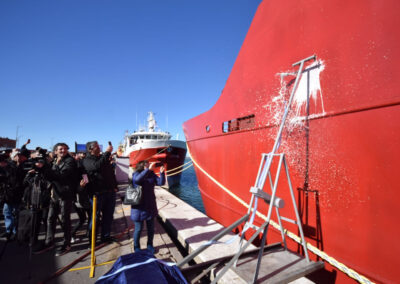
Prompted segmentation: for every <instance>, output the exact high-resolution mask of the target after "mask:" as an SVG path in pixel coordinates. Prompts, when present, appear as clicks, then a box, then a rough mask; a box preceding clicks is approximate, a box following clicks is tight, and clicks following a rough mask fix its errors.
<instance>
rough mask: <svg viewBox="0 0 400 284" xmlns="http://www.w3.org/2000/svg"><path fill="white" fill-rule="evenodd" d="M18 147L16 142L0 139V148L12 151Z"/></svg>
mask: <svg viewBox="0 0 400 284" xmlns="http://www.w3.org/2000/svg"><path fill="white" fill-rule="evenodd" d="M16 145H17V141H16V140H14V139H8V138H3V137H0V148H8V149H12V148H15V147H16Z"/></svg>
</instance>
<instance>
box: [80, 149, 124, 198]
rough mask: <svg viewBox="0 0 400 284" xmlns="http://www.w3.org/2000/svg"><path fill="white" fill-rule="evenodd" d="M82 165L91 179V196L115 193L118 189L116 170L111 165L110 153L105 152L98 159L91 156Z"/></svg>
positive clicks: (89, 188) (89, 184)
mask: <svg viewBox="0 0 400 284" xmlns="http://www.w3.org/2000/svg"><path fill="white" fill-rule="evenodd" d="M82 164H83V167H84V169H85V171H86V173H87V175H88V177H89V183H88V184H87V187H88V191H89V193H90V195H93V194H98V193H103V192H109V191H113V190H114V189H115V188H117V181H116V178H115V173H114V169H113V167H112V166H111V164H110V153H109V152H105V153H104V154H102V155H100V156H98V157H97V156H93V155H90V154H89V155H88V156H87V157H85V159H83V161H82Z"/></svg>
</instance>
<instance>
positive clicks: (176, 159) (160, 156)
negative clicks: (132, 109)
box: [129, 146, 186, 186]
mask: <svg viewBox="0 0 400 284" xmlns="http://www.w3.org/2000/svg"><path fill="white" fill-rule="evenodd" d="M185 157H186V149H185V148H178V147H173V146H168V147H158V148H147V149H140V150H137V151H132V152H131V153H130V154H129V165H130V167H132V168H135V167H136V164H137V163H138V162H139V161H142V160H148V161H149V162H160V163H162V164H163V165H164V168H165V170H166V171H167V178H168V179H167V182H168V186H173V185H175V184H178V183H179V182H180V178H181V174H180V173H179V172H180V170H181V169H182V167H181V166H182V165H183V163H184V161H185ZM159 169H160V168H159V167H156V168H155V170H154V172H155V173H156V174H159Z"/></svg>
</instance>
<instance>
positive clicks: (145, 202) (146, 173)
mask: <svg viewBox="0 0 400 284" xmlns="http://www.w3.org/2000/svg"><path fill="white" fill-rule="evenodd" d="M132 183H133V186H136V185H141V186H142V203H141V204H139V205H132V209H131V219H132V221H144V220H148V219H150V218H152V217H155V216H157V214H158V210H157V203H156V196H155V194H154V186H155V185H163V184H164V183H165V173H161V174H160V177H158V176H157V175H156V174H155V173H154V172H153V171H150V170H149V169H144V170H143V171H142V172H140V173H139V172H134V173H133V176H132Z"/></svg>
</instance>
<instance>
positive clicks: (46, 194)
mask: <svg viewBox="0 0 400 284" xmlns="http://www.w3.org/2000/svg"><path fill="white" fill-rule="evenodd" d="M31 157H32V158H31V159H30V160H29V162H30V163H31V166H30V167H31V169H29V171H28V173H27V175H26V176H25V179H24V186H26V188H25V191H24V196H23V198H22V201H23V205H24V208H25V210H23V211H21V213H20V216H19V217H20V220H19V228H18V234H19V235H18V240H19V241H26V240H27V239H29V240H30V245H31V247H32V249H33V251H34V252H35V253H38V252H40V251H41V250H42V249H43V243H42V242H38V236H39V232H40V226H41V224H42V223H43V224H44V228H45V232H47V216H48V211H49V205H50V192H51V189H52V184H51V182H50V181H48V180H47V179H46V178H45V175H44V171H45V169H46V167H47V161H46V150H44V149H41V148H40V147H38V148H36V151H35V152H34V153H33V154H32V155H31Z"/></svg>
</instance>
